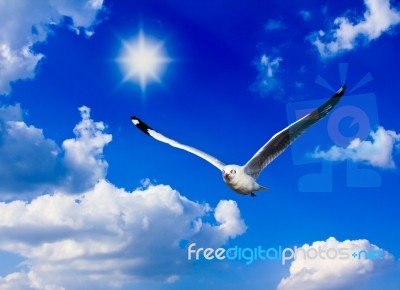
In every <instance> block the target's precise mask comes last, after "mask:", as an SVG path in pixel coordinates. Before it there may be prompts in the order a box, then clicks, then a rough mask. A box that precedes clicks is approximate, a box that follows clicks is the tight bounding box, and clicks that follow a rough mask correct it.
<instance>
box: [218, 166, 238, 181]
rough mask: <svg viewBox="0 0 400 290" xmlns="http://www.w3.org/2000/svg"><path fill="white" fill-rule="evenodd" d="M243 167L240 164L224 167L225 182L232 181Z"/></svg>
mask: <svg viewBox="0 0 400 290" xmlns="http://www.w3.org/2000/svg"><path fill="white" fill-rule="evenodd" d="M240 170H241V167H240V166H238V165H227V166H225V167H224V168H223V169H222V178H223V179H224V181H225V182H230V181H231V180H233V179H234V178H235V176H236V175H237V174H239V172H240Z"/></svg>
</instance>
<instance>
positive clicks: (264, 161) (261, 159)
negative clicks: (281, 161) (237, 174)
mask: <svg viewBox="0 0 400 290" xmlns="http://www.w3.org/2000/svg"><path fill="white" fill-rule="evenodd" d="M345 90H346V85H343V86H342V87H341V88H340V89H339V90H338V91H337V92H336V93H335V94H334V95H333V96H332V97H331V98H330V99H329V100H328V101H326V102H325V103H324V104H322V105H321V106H320V107H319V108H317V109H315V110H314V111H312V112H311V113H309V114H307V115H305V116H304V117H303V118H301V119H299V120H297V121H296V122H294V123H293V124H291V125H289V126H288V127H286V128H285V129H283V130H282V131H280V132H278V133H276V134H275V135H274V136H272V138H271V139H270V140H269V141H268V142H267V143H266V144H265V145H264V146H263V147H261V149H260V150H258V151H257V153H256V154H255V155H254V156H253V157H252V158H251V159H250V160H249V161H248V162H247V163H246V164H245V165H244V170H245V172H246V173H247V174H249V175H251V176H252V177H254V178H256V177H257V176H258V175H259V174H260V172H261V171H262V170H263V169H264V168H265V167H266V166H267V165H268V164H269V163H271V162H272V161H273V160H274V159H275V158H276V157H278V156H279V155H280V154H281V153H282V152H283V151H284V150H285V149H286V148H287V147H288V146H289V145H290V144H291V143H292V142H293V141H294V140H296V139H297V138H298V137H299V136H300V135H301V134H303V133H304V132H305V131H306V130H307V129H308V128H309V127H310V126H312V125H313V124H315V123H316V122H318V121H319V120H321V119H322V118H323V117H325V116H326V115H327V114H328V113H329V112H330V111H331V110H332V109H333V108H334V107H335V106H336V104H337V103H338V102H339V101H340V98H341V97H342V96H343V95H344V92H345Z"/></svg>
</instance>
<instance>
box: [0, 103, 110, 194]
mask: <svg viewBox="0 0 400 290" xmlns="http://www.w3.org/2000/svg"><path fill="white" fill-rule="evenodd" d="M79 110H80V113H81V117H82V120H81V121H80V122H79V123H78V124H77V125H76V127H75V129H74V133H75V135H76V137H75V138H72V139H68V140H65V141H64V143H63V148H62V149H61V148H60V147H59V146H58V145H57V144H56V143H55V142H54V141H53V140H51V139H48V138H46V137H45V136H44V134H43V130H42V129H38V128H36V127H34V126H32V125H27V124H26V123H25V122H24V121H23V112H22V110H21V108H20V106H19V105H15V106H3V107H0V190H1V197H2V199H6V198H9V197H10V196H12V195H15V194H26V193H30V194H31V195H35V194H37V193H39V194H42V193H44V192H51V191H52V190H53V189H54V188H64V189H65V190H69V191H71V192H77V191H82V190H86V189H88V188H90V187H92V186H93V185H94V184H96V182H97V181H98V180H99V179H102V178H104V177H105V175H106V171H107V167H108V165H107V162H106V161H105V160H104V158H103V155H102V153H103V148H104V146H105V145H107V144H108V143H109V142H110V141H111V139H112V136H111V135H109V134H106V133H104V130H105V125H104V124H103V122H95V121H93V120H92V119H91V118H90V109H89V108H87V107H81V108H80V109H79Z"/></svg>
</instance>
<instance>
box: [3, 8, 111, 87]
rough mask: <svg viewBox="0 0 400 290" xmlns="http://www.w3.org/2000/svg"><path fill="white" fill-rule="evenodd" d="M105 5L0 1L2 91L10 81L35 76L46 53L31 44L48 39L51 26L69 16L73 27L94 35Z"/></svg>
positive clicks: (8, 85)
mask: <svg viewBox="0 0 400 290" xmlns="http://www.w3.org/2000/svg"><path fill="white" fill-rule="evenodd" d="M102 6H103V0H83V1H80V0H73V1H66V0H36V1H34V3H33V2H32V1H29V0H13V1H8V0H0V94H7V93H9V91H10V82H12V81H14V80H17V79H26V78H33V77H34V70H35V67H36V65H37V63H38V62H39V61H40V60H41V59H42V58H43V55H42V54H40V53H35V52H34V51H33V50H32V46H33V45H34V44H35V43H38V42H41V41H45V40H46V38H47V35H48V34H49V33H50V31H51V29H50V28H51V25H58V24H60V23H61V22H62V20H63V18H64V17H70V19H71V20H72V22H73V23H72V25H71V28H72V29H74V30H75V31H77V32H79V31H80V29H81V30H82V31H84V32H85V33H86V34H87V35H91V34H92V33H93V26H94V25H95V24H96V21H97V20H96V15H97V12H98V11H99V10H100V9H102Z"/></svg>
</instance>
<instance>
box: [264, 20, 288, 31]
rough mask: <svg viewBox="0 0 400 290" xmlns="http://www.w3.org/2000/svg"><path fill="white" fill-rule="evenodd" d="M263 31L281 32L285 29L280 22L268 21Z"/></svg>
mask: <svg viewBox="0 0 400 290" xmlns="http://www.w3.org/2000/svg"><path fill="white" fill-rule="evenodd" d="M264 29H265V30H267V31H270V30H282V29H286V26H285V25H284V24H283V23H282V21H281V20H276V19H269V20H268V22H267V23H266V24H265V26H264Z"/></svg>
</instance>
